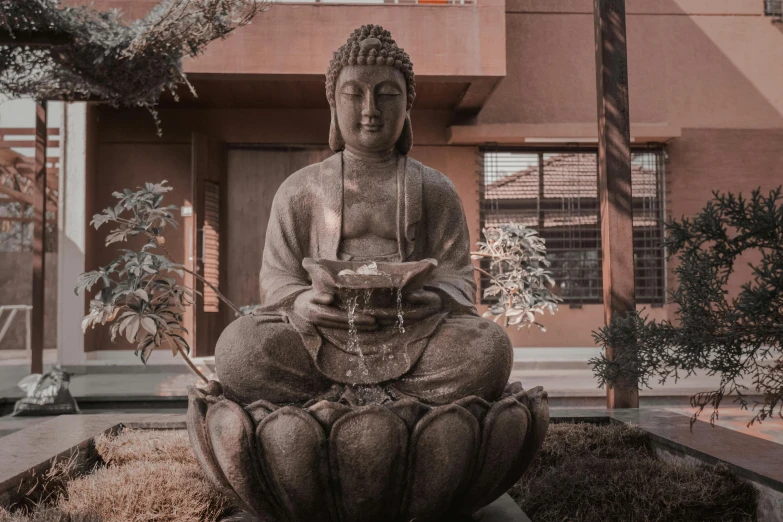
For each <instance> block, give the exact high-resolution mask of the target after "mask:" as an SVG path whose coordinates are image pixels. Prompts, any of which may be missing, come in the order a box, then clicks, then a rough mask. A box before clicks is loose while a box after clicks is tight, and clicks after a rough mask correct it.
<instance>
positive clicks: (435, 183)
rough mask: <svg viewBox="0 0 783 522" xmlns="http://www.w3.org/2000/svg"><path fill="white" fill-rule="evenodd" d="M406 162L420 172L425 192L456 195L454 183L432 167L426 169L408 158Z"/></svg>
mask: <svg viewBox="0 0 783 522" xmlns="http://www.w3.org/2000/svg"><path fill="white" fill-rule="evenodd" d="M408 161H409V162H410V163H411V164H412V166H414V167H415V168H418V169H419V172H421V181H422V185H423V188H424V190H425V191H427V192H446V193H449V194H452V193H453V194H456V193H457V189H456V188H455V187H454V183H453V182H452V181H451V179H449V177H448V176H446V175H445V174H443V173H442V172H440V171H439V170H435V169H433V168H432V167H428V166H427V165H425V164H423V163H422V162H420V161H418V160H417V159H414V158H411V157H410V156H409V157H408Z"/></svg>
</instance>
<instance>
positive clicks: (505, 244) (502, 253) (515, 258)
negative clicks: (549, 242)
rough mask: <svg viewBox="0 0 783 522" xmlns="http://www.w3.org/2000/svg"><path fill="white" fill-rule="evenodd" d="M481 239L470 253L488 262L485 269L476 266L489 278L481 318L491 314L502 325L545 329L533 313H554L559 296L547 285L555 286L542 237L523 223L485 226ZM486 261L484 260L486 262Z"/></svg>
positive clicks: (477, 258) (560, 300)
mask: <svg viewBox="0 0 783 522" xmlns="http://www.w3.org/2000/svg"><path fill="white" fill-rule="evenodd" d="M482 232H483V234H484V239H485V240H484V241H479V242H478V243H477V245H478V247H479V250H478V252H472V255H471V257H472V258H473V259H474V260H480V261H488V270H485V269H484V268H481V267H475V270H477V271H478V272H479V273H481V274H483V275H485V276H486V277H488V278H489V281H490V284H489V286H488V287H487V288H485V289H484V298H485V299H490V300H492V304H490V306H489V309H488V310H487V311H486V312H485V313H484V317H494V318H495V322H498V321H501V320H502V321H503V326H504V327H508V326H510V325H516V326H517V328H518V329H519V328H522V327H525V326H526V327H528V328H530V326H532V325H536V326H537V327H538V328H539V329H540V330H541V331H543V332H546V328H545V327H544V325H542V324H541V323H539V322H538V321H537V320H536V314H540V315H543V314H544V311H545V310H549V313H550V314H554V313H555V310H557V303H559V302H562V299H561V298H560V297H559V296H557V295H555V294H553V293H552V292H551V291H550V290H549V289H548V288H547V286H549V287H550V288H551V287H554V285H555V281H554V279H552V273H551V272H550V271H548V270H547V268H549V265H550V262H549V261H547V259H546V244H545V240H544V239H542V238H541V237H539V236H538V232H536V231H535V230H533V229H531V228H527V227H526V226H524V225H502V226H500V227H493V228H486V229H484V230H483V231H482ZM485 264H487V263H485Z"/></svg>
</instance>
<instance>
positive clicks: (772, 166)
mask: <svg viewBox="0 0 783 522" xmlns="http://www.w3.org/2000/svg"><path fill="white" fill-rule="evenodd" d="M276 8H277V7H275V9H276ZM362 9H366V8H362ZM384 9H386V10H384V13H388V14H385V15H384V16H388V17H389V18H390V21H389V22H388V23H387V22H386V21H383V20H380V22H381V23H383V24H384V25H388V26H389V27H394V24H395V23H397V22H395V21H394V20H393V17H394V16H395V14H394V13H395V12H397V13H402V11H394V10H393V9H389V8H384ZM308 12H309V11H308ZM313 12H314V13H315V14H313V15H312V16H315V17H316V19H317V17H318V16H320V15H318V13H319V12H322V11H318V10H317V9H316V10H315V11H313ZM444 12H445V11H444ZM761 14H762V5H761V2H760V1H757V0H719V1H718V0H628V49H629V83H630V103H631V121H632V124H633V125H647V126H653V127H655V126H659V127H661V128H665V129H667V132H671V131H672V130H673V131H674V134H675V135H676V137H674V138H673V139H672V140H671V141H670V142H669V143H668V145H667V151H668V155H669V160H668V163H667V192H666V194H667V212H668V215H670V216H672V217H680V216H682V215H692V214H693V213H694V212H696V211H698V209H700V208H701V207H703V205H704V203H705V202H706V201H707V199H709V197H710V196H711V193H710V191H711V189H719V190H726V191H729V190H730V191H734V192H738V191H743V192H749V191H750V190H751V189H752V188H753V187H756V186H762V187H764V188H765V189H769V188H771V187H773V186H776V185H778V184H780V183H781V181H783V170H782V169H781V167H782V166H783V165H781V161H783V159H781V158H782V156H781V154H782V153H781V150H783V89H780V86H781V85H783V68H780V67H776V66H775V64H779V63H783V45H781V44H783V33H782V32H781V31H780V30H779V28H777V27H776V26H774V25H773V24H771V23H770V19H769V18H765V17H763V16H761ZM276 16H277V15H276ZM281 16H282V15H281ZM406 16H407V15H406ZM446 27H448V26H445V25H444V26H440V27H439V28H438V31H445V30H446ZM505 36H506V53H505V69H506V77H505V78H503V79H502V80H501V81H500V83H499V84H498V86H497V88H496V90H495V91H494V93H493V94H492V95H491V96H490V98H489V99H488V101H487V103H486V105H485V106H484V109H483V110H482V111H481V112H480V113H479V115H478V116H477V118H476V121H475V125H476V126H477V128H482V126H483V127H486V126H488V125H498V124H508V125H526V126H529V128H532V129H533V131H531V132H533V133H534V134H532V135H535V129H536V128H540V129H549V130H547V131H546V132H552V131H551V129H553V128H554V127H552V124H558V125H559V126H558V127H557V128H556V129H557V132H558V133H559V134H558V135H557V136H553V135H551V134H550V135H547V134H538V136H539V137H547V136H549V137H561V138H562V137H569V136H571V135H573V136H581V135H582V134H583V133H584V128H585V126H588V128H593V126H594V125H595V118H596V95H595V71H594V41H593V15H592V1H591V0H562V1H558V2H551V0H508V1H507V2H506V13H505ZM232 38H233V36H232ZM405 38H413V36H409V35H408V34H407V33H404V38H402V37H398V39H400V44H401V45H402V46H404V47H406V48H408V49H409V50H410V51H411V53H412V54H413V61H414V63H416V64H417V66H418V64H419V63H420V62H421V61H422V60H425V63H430V64H431V60H430V58H431V57H429V56H427V55H426V47H427V46H426V45H425V44H426V41H425V39H422V38H420V37H418V36H417V37H416V40H415V42H416V44H415V45H414V46H413V47H411V46H409V44H408V42H406V41H405ZM427 38H428V39H429V38H438V32H437V31H435V30H434V29H433V31H432V32H431V33H427ZM230 41H231V40H230V39H229V40H228V42H230ZM228 42H227V43H226V44H225V45H228ZM220 45H224V44H220ZM414 47H415V49H416V50H415V51H414ZM219 49H221V47H215V48H214V49H212V50H211V51H210V52H211V53H212V54H210V55H209V57H207V58H205V60H206V61H205V62H204V67H212V65H209V64H213V65H214V64H215V63H216V62H215V60H216V55H215V53H217V52H218V51H219ZM415 53H420V54H423V56H421V57H419V56H418V55H417V54H415ZM294 58H296V57H292V59H294ZM427 60H430V61H427ZM197 63H199V62H196V64H190V65H189V66H188V67H190V68H192V70H194V71H198V70H200V69H199V67H201V66H200V65H197ZM308 63H309V62H308ZM323 66H324V67H325V63H324V64H323ZM428 67H429V66H428ZM433 67H434V66H433ZM433 70H434V69H433ZM417 72H418V69H417ZM319 96H321V94H319ZM307 106H308V107H321V108H307V109H295V108H288V109H286V108H278V109H189V108H177V109H163V110H162V111H161V119H162V121H163V132H164V134H163V138H157V137H156V136H155V134H154V125H153V123H152V120H151V118H149V117H148V115H146V114H145V113H143V112H141V111H116V110H113V109H101V111H100V116H101V121H100V132H99V134H100V144H99V150H100V152H99V154H98V155H97V157H98V167H97V169H98V172H97V174H96V184H97V188H96V189H95V194H94V196H93V201H94V202H95V205H96V208H98V207H99V206H101V205H105V204H107V201H108V200H109V199H110V198H109V195H110V192H111V190H114V189H115V188H120V187H125V186H131V185H133V184H136V183H138V182H141V181H145V180H153V179H155V177H157V179H163V178H165V179H169V180H170V181H171V182H172V185H175V186H178V190H184V187H186V186H189V185H188V184H189V157H188V154H189V152H188V151H189V143H190V136H191V133H192V132H194V131H195V132H201V133H205V134H208V135H210V136H211V137H214V138H216V139H219V140H221V141H224V142H226V143H229V144H242V143H244V144H306V145H315V146H323V145H325V143H326V138H327V135H328V125H329V115H328V109H327V108H326V106H325V102H324V101H323V99H322V98H321V101H320V102H314V103H308V104H307ZM412 119H413V129H414V148H413V150H412V152H411V155H412V156H413V157H415V158H417V159H419V160H421V161H423V162H424V163H426V164H428V165H430V166H432V167H434V168H436V169H438V170H441V171H442V172H444V173H445V174H446V175H448V176H449V177H450V178H451V179H452V180H453V181H454V182H455V185H456V186H457V188H458V190H459V193H460V196H461V198H462V201H463V206H464V208H465V211H466V216H467V219H468V223H469V227H470V231H471V240H473V241H475V240H477V239H478V235H479V232H480V231H479V230H478V227H479V219H478V216H479V214H478V209H479V202H478V182H479V173H478V168H477V161H476V160H477V154H478V150H479V149H478V147H479V146H480V145H482V144H483V143H481V142H476V143H471V144H467V145H463V146H453V145H448V143H449V141H448V140H449V126H450V125H451V119H452V115H451V113H450V111H448V110H422V109H420V108H419V109H416V108H414V110H413V115H412ZM538 125H540V126H541V127H536V126H538ZM542 132H543V131H542ZM571 133H573V134H571ZM530 135H531V134H528V136H530ZM523 138H524V136H521V135H520V136H519V139H518V141H516V142H514V139H513V136H512V138H511V141H510V143H516V144H518V145H520V146H531V144H530V143H526V142H525V141H524V139H523ZM110 187H111V188H110ZM176 197H177V198H179V200H184V198H185V197H186V194H185V193H184V192H183V193H180V192H178V193H177V195H176ZM178 204H179V203H178ZM180 233H181V232H180V231H177V232H172V233H171V237H170V240H171V241H174V242H175V243H176V241H179V242H180V243H179V244H180V245H182V244H183V243H182V239H181V238H180V239H176V238H177V237H178V234H180ZM169 244H171V243H169ZM95 248H96V249H97V251H100V249H101V247H95ZM101 255H103V254H101ZM104 257H105V256H104ZM742 270H743V269H740V271H739V274H740V275H742V274H745V275H746V272H742ZM740 283H741V277H740V278H737V279H736V281H733V282H732V287H733V289H734V291H736V288H737V287H738V285H739V284H740ZM252 284H253V285H255V284H256V282H255V281H253V282H252ZM647 313H649V315H650V316H652V317H655V318H664V317H667V316H671V310H667V309H666V308H648V309H647ZM544 323H545V324H546V325H547V327H548V331H547V333H541V332H538V331H534V330H532V329H531V330H529V331H527V330H525V331H521V332H511V335H512V338H513V340H514V343H515V345H517V346H531V347H532V346H542V347H557V346H561V347H567V346H573V347H587V346H592V345H593V340H592V336H591V331H592V330H595V329H596V328H597V327H598V326H600V325H601V324H603V310H602V307H601V306H600V305H584V306H583V307H582V308H573V309H572V308H569V307H568V306H563V307H561V309H560V311H559V312H558V314H557V315H556V316H554V317H548V316H547V317H546V318H545V319H544ZM92 346H93V347H94V348H104V347H105V346H108V345H107V343H105V342H104V341H101V342H99V343H95V342H94V343H93V344H92Z"/></svg>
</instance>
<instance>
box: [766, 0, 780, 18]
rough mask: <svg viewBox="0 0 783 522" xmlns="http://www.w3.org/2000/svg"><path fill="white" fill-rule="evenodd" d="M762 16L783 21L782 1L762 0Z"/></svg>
mask: <svg viewBox="0 0 783 522" xmlns="http://www.w3.org/2000/svg"><path fill="white" fill-rule="evenodd" d="M764 15H765V16H774V17H775V18H778V19H783V0H764Z"/></svg>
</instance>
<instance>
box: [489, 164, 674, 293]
mask: <svg viewBox="0 0 783 522" xmlns="http://www.w3.org/2000/svg"><path fill="white" fill-rule="evenodd" d="M631 162H632V183H633V212H634V219H633V223H634V226H633V228H634V232H633V235H634V270H635V284H636V301H637V302H638V303H648V304H662V303H663V302H664V298H665V253H664V248H663V226H664V216H663V194H664V191H663V153H662V151H660V150H644V151H641V150H640V151H634V152H633V153H632V159H631ZM480 165H481V171H482V176H481V179H482V183H481V189H480V195H481V226H482V228H485V227H493V226H499V225H502V224H506V223H516V224H522V225H525V226H528V227H531V228H533V229H535V230H537V231H538V233H539V235H540V236H541V237H542V238H544V239H545V240H546V246H547V258H548V259H549V260H550V261H551V262H552V266H551V267H550V269H551V270H552V272H553V276H554V278H555V281H556V284H557V288H556V292H557V293H558V294H559V295H560V296H561V297H562V298H563V300H564V302H566V303H570V304H572V305H579V304H582V303H600V302H602V301H603V292H602V286H601V284H602V267H601V220H600V215H599V212H600V207H599V201H598V163H597V152H596V151H594V150H590V151H584V150H578V151H573V150H554V149H553V150H538V151H535V150H520V151H498V150H495V151H490V150H485V151H483V152H482V161H481V162H480ZM485 268H486V267H485ZM482 288H484V284H482Z"/></svg>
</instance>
